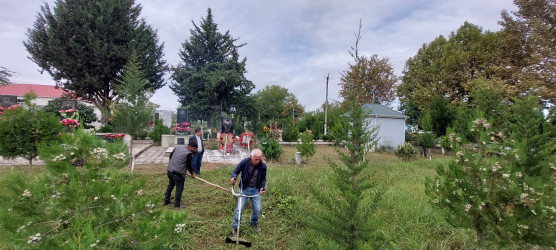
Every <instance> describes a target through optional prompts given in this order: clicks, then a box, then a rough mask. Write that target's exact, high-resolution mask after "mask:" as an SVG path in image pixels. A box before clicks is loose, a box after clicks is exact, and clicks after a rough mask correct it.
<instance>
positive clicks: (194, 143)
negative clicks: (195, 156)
mask: <svg viewBox="0 0 556 250" xmlns="http://www.w3.org/2000/svg"><path fill="white" fill-rule="evenodd" d="M187 145H188V146H191V147H194V148H198V147H199V145H198V144H197V140H189V144H187Z"/></svg>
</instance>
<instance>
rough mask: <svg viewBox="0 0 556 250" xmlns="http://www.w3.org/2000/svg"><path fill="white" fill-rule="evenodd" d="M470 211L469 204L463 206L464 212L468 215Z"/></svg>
mask: <svg viewBox="0 0 556 250" xmlns="http://www.w3.org/2000/svg"><path fill="white" fill-rule="evenodd" d="M470 209H471V204H465V212H466V213H469V210H470Z"/></svg>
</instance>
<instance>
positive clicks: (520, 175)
mask: <svg viewBox="0 0 556 250" xmlns="http://www.w3.org/2000/svg"><path fill="white" fill-rule="evenodd" d="M522 176H523V175H522V174H521V172H517V173H515V177H517V178H521V177H522Z"/></svg>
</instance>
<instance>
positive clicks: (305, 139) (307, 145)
mask: <svg viewBox="0 0 556 250" xmlns="http://www.w3.org/2000/svg"><path fill="white" fill-rule="evenodd" d="M296 148H297V151H299V152H300V153H301V156H303V157H305V162H309V158H311V157H313V155H315V153H316V152H317V149H316V147H315V143H314V142H313V135H312V134H311V133H310V132H309V131H305V132H303V134H301V144H298V145H297V146H296Z"/></svg>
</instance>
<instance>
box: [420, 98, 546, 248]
mask: <svg viewBox="0 0 556 250" xmlns="http://www.w3.org/2000/svg"><path fill="white" fill-rule="evenodd" d="M519 109H521V108H518V109H516V110H514V111H517V110H519ZM529 112H532V110H529ZM478 114H481V113H480V112H478ZM537 122H538V121H537ZM491 124H492V123H491V122H490V121H488V120H487V119H485V118H482V117H480V116H479V117H477V118H476V119H475V120H474V121H473V122H472V125H471V127H470V130H471V133H472V134H473V135H474V136H475V140H474V141H477V142H478V143H476V144H462V143H461V142H462V141H463V140H462V139H461V138H459V137H458V136H457V135H456V134H450V135H449V138H450V143H451V144H452V145H451V147H452V148H454V149H455V150H454V151H455V152H456V154H455V159H454V160H453V161H452V162H450V163H449V164H448V166H442V165H440V166H438V168H437V174H438V176H437V177H436V178H435V179H430V178H427V181H426V183H425V186H426V190H427V194H428V195H429V196H430V197H431V199H433V203H434V204H435V205H436V206H438V207H440V208H441V209H442V210H443V211H445V216H446V219H447V221H448V222H449V223H451V224H452V225H454V226H456V227H464V228H471V229H473V230H474V231H475V232H476V236H477V243H478V248H479V249H482V248H483V247H484V246H485V245H486V246H488V245H489V244H495V245H502V246H503V245H504V244H510V243H513V242H520V241H521V242H526V243H531V244H538V245H543V246H551V247H554V246H555V245H554V244H555V243H554V240H553V239H554V237H555V233H554V232H555V231H556V230H555V227H556V220H555V216H556V209H555V208H554V207H555V205H556V204H555V200H554V199H553V193H554V188H555V185H554V182H553V178H554V177H555V176H556V171H555V170H556V168H555V167H554V166H553V165H551V163H550V162H551V161H554V156H551V155H550V154H548V155H547V154H542V153H541V152H544V151H547V150H548V151H551V150H552V151H553V150H554V143H549V144H545V145H543V146H541V147H539V148H538V149H537V150H536V151H533V152H531V150H530V149H529V148H527V147H526V146H525V145H526V144H527V143H526V142H525V141H524V140H523V139H520V137H519V136H514V135H512V136H510V137H507V136H506V135H504V134H503V133H502V132H495V131H494V130H493V127H492V126H491ZM518 130H519V131H523V130H527V128H526V127H520V128H519V129H518ZM531 154H534V155H536V156H537V157H538V158H540V159H537V161H535V162H534V163H533V164H535V165H534V166H525V164H524V163H526V162H528V158H529V156H528V155H531ZM527 168H531V169H538V170H539V172H542V175H540V176H538V175H530V174H529V173H528V172H527Z"/></svg>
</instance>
